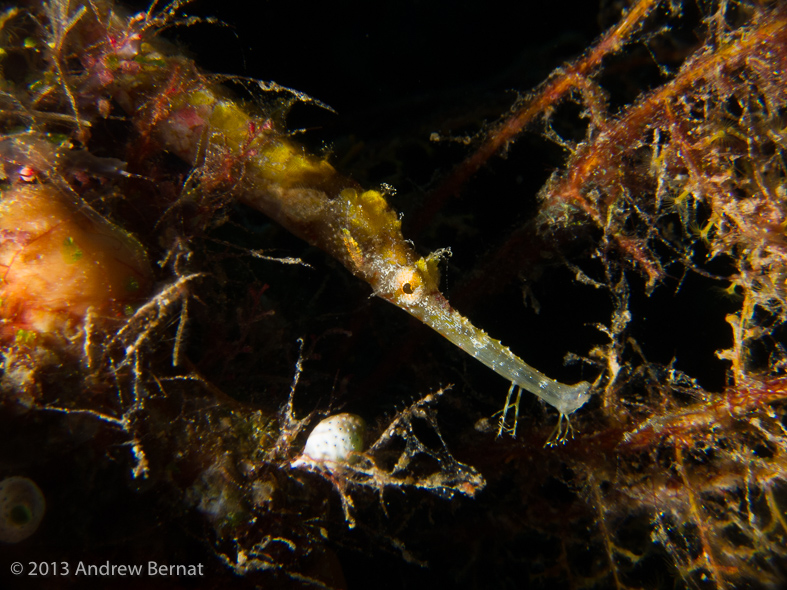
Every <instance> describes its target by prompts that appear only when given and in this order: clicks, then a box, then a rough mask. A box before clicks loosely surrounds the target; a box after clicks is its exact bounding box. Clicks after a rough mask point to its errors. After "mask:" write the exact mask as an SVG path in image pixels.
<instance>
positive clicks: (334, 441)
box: [292, 414, 366, 469]
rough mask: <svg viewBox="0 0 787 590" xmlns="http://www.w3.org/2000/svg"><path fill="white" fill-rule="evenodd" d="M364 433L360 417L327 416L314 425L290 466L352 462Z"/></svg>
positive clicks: (327, 465)
mask: <svg viewBox="0 0 787 590" xmlns="http://www.w3.org/2000/svg"><path fill="white" fill-rule="evenodd" d="M365 432H366V423H365V422H364V421H363V418H361V417H360V416H356V415H355V414H335V415H333V416H329V417H327V418H325V419H324V420H322V421H321V422H320V423H319V424H317V426H315V427H314V430H312V432H311V434H310V435H309V438H308V439H306V446H305V447H304V449H303V453H302V454H301V456H300V457H298V459H296V460H295V461H294V462H293V464H292V465H293V467H298V466H300V465H324V466H326V467H327V468H328V469H330V468H331V465H330V464H331V463H354V462H355V461H357V460H358V455H357V453H360V452H361V451H363V447H364V444H363V439H364V434H365Z"/></svg>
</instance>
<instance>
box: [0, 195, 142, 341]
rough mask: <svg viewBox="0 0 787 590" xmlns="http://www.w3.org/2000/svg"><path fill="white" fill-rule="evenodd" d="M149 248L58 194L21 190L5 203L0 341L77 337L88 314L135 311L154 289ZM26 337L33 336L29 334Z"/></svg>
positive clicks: (1, 206)
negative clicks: (134, 308)
mask: <svg viewBox="0 0 787 590" xmlns="http://www.w3.org/2000/svg"><path fill="white" fill-rule="evenodd" d="M151 282H152V279H151V270H150V265H149V263H148V260H147V256H146V254H145V250H144V248H143V247H142V245H141V244H140V243H139V242H138V241H137V240H136V239H135V238H134V237H133V236H131V235H130V234H129V233H127V232H125V231H123V230H122V229H121V228H119V227H117V226H115V225H113V224H111V223H110V222H108V221H107V220H105V219H103V218H102V217H100V216H99V215H97V214H96V213H95V212H93V211H92V210H89V209H88V208H87V207H85V208H84V209H82V210H80V209H78V208H77V207H75V206H73V205H71V204H70V203H69V202H68V201H67V200H66V198H65V196H64V195H63V194H62V193H61V191H59V190H58V189H57V188H55V187H52V186H49V185H20V186H15V187H13V188H10V189H9V190H7V191H5V192H3V193H2V197H0V339H2V340H8V339H10V338H17V339H18V338H19V336H20V334H25V333H26V332H35V333H37V334H41V335H53V336H58V335H59V336H64V337H65V338H67V339H69V340H73V339H74V338H75V337H78V336H79V334H80V332H81V329H82V326H83V323H84V319H85V317H86V315H87V313H88V310H92V312H93V314H95V315H96V316H98V317H101V316H105V317H106V316H113V317H118V316H122V315H123V314H127V313H129V312H130V311H131V310H132V309H133V307H132V306H133V304H134V303H135V302H137V301H138V300H140V299H142V298H144V297H145V295H146V294H147V293H148V292H149V290H150V287H151ZM25 331H26V332H25Z"/></svg>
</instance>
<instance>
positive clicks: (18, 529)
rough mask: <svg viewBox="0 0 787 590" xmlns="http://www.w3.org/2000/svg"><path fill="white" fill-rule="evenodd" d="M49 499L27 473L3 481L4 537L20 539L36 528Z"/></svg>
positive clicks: (0, 527)
mask: <svg viewBox="0 0 787 590" xmlns="http://www.w3.org/2000/svg"><path fill="white" fill-rule="evenodd" d="M45 510H46V501H45V500H44V494H42V493H41V490H40V489H39V487H38V486H37V485H36V484H35V483H34V482H33V481H32V480H30V479H27V478H26V477H18V476H15V477H7V478H6V479H4V480H3V481H0V541H4V542H5V543H18V542H19V541H23V540H25V539H27V538H28V537H29V536H30V535H32V534H33V533H34V532H36V529H38V525H40V524H41V519H42V518H44V511H45Z"/></svg>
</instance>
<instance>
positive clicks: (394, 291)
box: [377, 256, 440, 309]
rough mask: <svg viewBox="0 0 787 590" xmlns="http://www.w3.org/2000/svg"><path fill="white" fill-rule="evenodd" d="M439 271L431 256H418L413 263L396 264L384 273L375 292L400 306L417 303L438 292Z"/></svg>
mask: <svg viewBox="0 0 787 590" xmlns="http://www.w3.org/2000/svg"><path fill="white" fill-rule="evenodd" d="M439 284H440V271H439V269H438V268H437V260H436V259H433V256H429V257H428V258H420V259H418V260H417V261H416V262H415V263H414V264H406V265H400V266H396V267H395V268H393V269H391V271H390V272H388V273H387V274H386V277H385V279H384V280H383V281H382V285H381V287H382V288H380V289H378V291H377V294H378V295H379V296H380V297H382V298H383V299H387V300H388V301H390V302H391V303H393V304H394V305H396V306H398V307H401V308H405V309H406V308H408V307H412V306H415V305H418V304H420V303H422V302H423V301H424V298H425V297H427V296H429V295H432V294H435V293H438V292H439Z"/></svg>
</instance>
